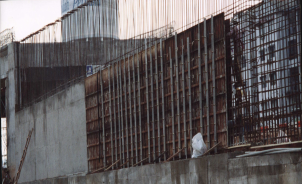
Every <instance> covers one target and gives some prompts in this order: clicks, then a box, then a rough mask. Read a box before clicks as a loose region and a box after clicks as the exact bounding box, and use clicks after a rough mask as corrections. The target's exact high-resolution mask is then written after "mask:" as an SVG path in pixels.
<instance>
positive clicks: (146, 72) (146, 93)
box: [145, 39, 151, 163]
mask: <svg viewBox="0 0 303 184" xmlns="http://www.w3.org/2000/svg"><path fill="white" fill-rule="evenodd" d="M147 62H148V61H147V41H146V39H145V95H146V109H147V113H146V114H147V136H148V162H149V163H150V161H151V158H150V130H149V126H150V124H149V123H150V122H149V99H148V68H147Z"/></svg>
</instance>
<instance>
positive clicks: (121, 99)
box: [119, 61, 125, 163]
mask: <svg viewBox="0 0 303 184" xmlns="http://www.w3.org/2000/svg"><path fill="white" fill-rule="evenodd" d="M119 63H120V67H119V78H120V80H119V85H120V110H121V115H120V117H121V142H122V143H121V144H122V148H121V151H122V163H124V152H125V150H124V129H123V93H122V77H121V75H122V71H121V68H122V66H121V65H122V62H121V61H120V62H119ZM124 64H125V63H124ZM120 154H121V153H120Z"/></svg>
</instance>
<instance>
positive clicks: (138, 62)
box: [137, 53, 143, 165]
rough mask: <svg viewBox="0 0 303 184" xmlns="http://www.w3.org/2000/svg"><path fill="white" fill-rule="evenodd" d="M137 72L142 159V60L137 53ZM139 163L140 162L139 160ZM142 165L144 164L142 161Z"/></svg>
mask: <svg viewBox="0 0 303 184" xmlns="http://www.w3.org/2000/svg"><path fill="white" fill-rule="evenodd" d="M137 72H138V97H139V100H138V105H139V132H140V160H142V159H143V158H142V149H143V147H142V126H141V96H140V95H141V93H140V88H141V84H140V61H139V55H138V53H137ZM137 163H138V162H137ZM141 165H143V164H142V163H141Z"/></svg>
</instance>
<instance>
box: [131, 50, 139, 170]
mask: <svg viewBox="0 0 303 184" xmlns="http://www.w3.org/2000/svg"><path fill="white" fill-rule="evenodd" d="M137 56H138V55H137ZM135 71H136V69H135V54H134V55H133V90H134V95H133V99H134V121H135V122H134V123H135V147H136V151H135V155H136V163H138V143H137V140H138V139H137V133H138V132H137V103H136V98H137V96H136V78H135V77H136V75H135ZM132 162H133V161H132ZM131 165H133V163H131Z"/></svg>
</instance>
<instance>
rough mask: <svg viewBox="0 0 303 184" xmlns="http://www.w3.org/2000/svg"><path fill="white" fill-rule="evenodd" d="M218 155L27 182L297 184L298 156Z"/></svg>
mask: <svg viewBox="0 0 303 184" xmlns="http://www.w3.org/2000/svg"><path fill="white" fill-rule="evenodd" d="M231 157H233V154H219V155H213V156H206V157H203V158H196V159H187V160H180V161H173V162H168V163H160V164H150V165H144V166H138V167H133V168H125V169H120V170H114V171H107V172H102V173H96V174H88V175H86V176H83V175H81V176H67V177H66V178H65V180H64V178H54V179H47V180H40V181H34V182H29V183H27V184H36V183H51V184H55V183H62V182H63V183H68V184H100V183H101V184H103V183H106V184H109V183H110V184H142V183H144V184H153V183H160V184H162V183H165V184H167V183H168V184H170V183H171V184H189V183H191V184H193V183H198V184H204V183H205V184H206V183H208V184H211V183H219V184H222V183H237V184H238V183H249V184H255V183H266V184H270V183H275V184H276V183H277V184H284V183H287V184H288V183H292V184H296V183H301V181H302V175H301V172H302V153H301V152H300V153H282V154H275V155H266V156H255V157H248V158H231Z"/></svg>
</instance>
